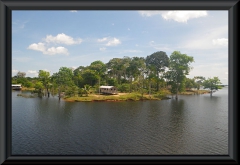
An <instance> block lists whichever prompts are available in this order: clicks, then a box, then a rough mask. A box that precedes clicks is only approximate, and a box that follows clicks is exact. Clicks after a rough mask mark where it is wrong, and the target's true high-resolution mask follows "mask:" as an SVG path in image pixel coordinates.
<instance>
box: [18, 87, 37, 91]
mask: <svg viewBox="0 0 240 165" xmlns="http://www.w3.org/2000/svg"><path fill="white" fill-rule="evenodd" d="M21 90H22V91H34V90H35V88H27V87H22V89H21Z"/></svg>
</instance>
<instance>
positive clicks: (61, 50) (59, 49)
mask: <svg viewBox="0 0 240 165" xmlns="http://www.w3.org/2000/svg"><path fill="white" fill-rule="evenodd" d="M43 53H44V54H48V55H55V54H65V55H68V54H69V53H68V50H67V49H66V48H64V47H62V46H59V47H56V48H55V47H51V48H48V49H47V51H46V52H43Z"/></svg>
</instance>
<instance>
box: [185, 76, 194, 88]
mask: <svg viewBox="0 0 240 165" xmlns="http://www.w3.org/2000/svg"><path fill="white" fill-rule="evenodd" d="M196 86H197V84H196V82H195V81H194V79H191V78H186V79H185V87H186V89H187V90H190V89H191V88H194V87H196Z"/></svg>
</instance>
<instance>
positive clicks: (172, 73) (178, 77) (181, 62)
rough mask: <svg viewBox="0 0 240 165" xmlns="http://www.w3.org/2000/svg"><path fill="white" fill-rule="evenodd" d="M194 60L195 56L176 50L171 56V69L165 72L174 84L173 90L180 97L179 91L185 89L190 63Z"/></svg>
mask: <svg viewBox="0 0 240 165" xmlns="http://www.w3.org/2000/svg"><path fill="white" fill-rule="evenodd" d="M192 62H194V59H193V57H191V56H187V55H186V54H181V53H180V52H179V51H174V52H173V53H172V54H171V56H170V64H169V71H168V72H167V73H166V74H165V76H166V78H167V79H168V81H169V83H170V84H171V86H172V92H173V93H174V94H176V98H177V97H178V96H177V94H178V92H181V91H182V90H183V89H184V85H185V79H186V75H188V74H189V71H190V69H191V67H190V64H191V63H192Z"/></svg>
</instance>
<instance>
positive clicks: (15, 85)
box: [12, 84, 22, 90]
mask: <svg viewBox="0 0 240 165" xmlns="http://www.w3.org/2000/svg"><path fill="white" fill-rule="evenodd" d="M21 89H22V85H21V84H12V90H21Z"/></svg>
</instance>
